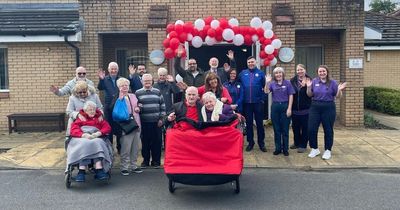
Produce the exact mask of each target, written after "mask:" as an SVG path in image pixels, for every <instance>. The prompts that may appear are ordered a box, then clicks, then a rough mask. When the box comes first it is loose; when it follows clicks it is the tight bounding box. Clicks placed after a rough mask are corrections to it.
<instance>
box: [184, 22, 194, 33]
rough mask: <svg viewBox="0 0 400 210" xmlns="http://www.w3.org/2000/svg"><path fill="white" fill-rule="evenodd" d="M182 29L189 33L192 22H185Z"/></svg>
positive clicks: (191, 29)
mask: <svg viewBox="0 0 400 210" xmlns="http://www.w3.org/2000/svg"><path fill="white" fill-rule="evenodd" d="M183 31H184V32H186V33H191V32H192V31H193V23H192V22H190V21H189V22H186V23H185V24H184V25H183Z"/></svg>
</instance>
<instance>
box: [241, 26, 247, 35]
mask: <svg viewBox="0 0 400 210" xmlns="http://www.w3.org/2000/svg"><path fill="white" fill-rule="evenodd" d="M248 32H249V31H248V30H247V27H246V26H240V34H242V35H243V36H246V34H247V33H248Z"/></svg>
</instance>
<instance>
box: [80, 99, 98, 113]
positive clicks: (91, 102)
mask: <svg viewBox="0 0 400 210" xmlns="http://www.w3.org/2000/svg"><path fill="white" fill-rule="evenodd" d="M90 107H93V108H97V105H96V103H94V102H93V101H86V102H85V103H84V104H83V110H85V111H86V110H88V109H89V108H90Z"/></svg>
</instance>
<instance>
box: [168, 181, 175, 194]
mask: <svg viewBox="0 0 400 210" xmlns="http://www.w3.org/2000/svg"><path fill="white" fill-rule="evenodd" d="M168 189H169V192H170V193H174V192H175V182H174V181H172V180H171V179H170V180H169V181H168Z"/></svg>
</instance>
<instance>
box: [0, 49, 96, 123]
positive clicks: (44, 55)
mask: <svg viewBox="0 0 400 210" xmlns="http://www.w3.org/2000/svg"><path fill="white" fill-rule="evenodd" d="M7 49H8V69H9V90H10V97H9V98H6V99H4V98H3V99H1V101H0V107H1V108H0V130H6V129H7V128H8V127H7V126H8V124H7V117H6V116H7V115H8V114H11V113H22V112H28V113H33V112H65V108H66V104H67V102H68V97H58V96H55V95H54V94H53V93H51V92H50V91H49V87H50V85H52V84H54V85H57V86H63V85H64V84H65V83H66V82H67V81H68V80H70V79H72V78H73V77H74V76H75V51H73V50H72V49H71V48H70V47H69V46H67V45H66V44H63V43H60V44H54V43H36V44H8V45H7ZM88 76H89V77H91V76H93V75H88Z"/></svg>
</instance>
